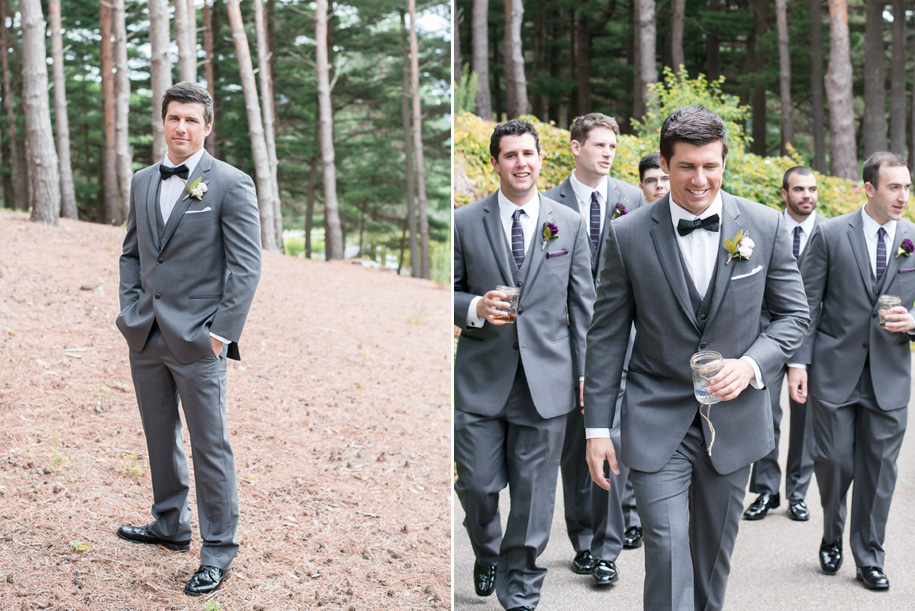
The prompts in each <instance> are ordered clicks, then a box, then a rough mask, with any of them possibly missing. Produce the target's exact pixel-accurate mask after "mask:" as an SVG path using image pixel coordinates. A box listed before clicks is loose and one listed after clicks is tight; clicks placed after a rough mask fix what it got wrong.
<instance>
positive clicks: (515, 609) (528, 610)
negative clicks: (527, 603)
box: [508, 607, 534, 611]
mask: <svg viewBox="0 0 915 611" xmlns="http://www.w3.org/2000/svg"><path fill="white" fill-rule="evenodd" d="M508 611H534V608H533V607H512V608H511V609H509V610H508Z"/></svg>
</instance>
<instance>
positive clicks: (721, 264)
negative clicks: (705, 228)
mask: <svg viewBox="0 0 915 611" xmlns="http://www.w3.org/2000/svg"><path fill="white" fill-rule="evenodd" d="M739 219H740V208H738V207H737V202H736V201H735V200H734V198H733V197H731V196H730V195H729V194H728V193H725V192H724V191H721V227H720V229H719V231H718V234H719V235H718V254H717V256H716V258H715V280H714V283H715V284H714V289H713V292H712V301H711V307H710V309H709V320H708V322H707V323H706V329H707V328H709V327H711V325H712V322H713V321H714V320H715V316H716V315H717V314H718V310H719V309H720V307H721V302H722V300H723V299H724V296H725V295H726V294H727V292H728V285H729V284H730V283H731V275H732V274H733V273H734V268H735V267H737V265H735V264H736V263H737V259H731V262H730V263H728V264H727V265H726V264H725V261H727V260H728V254H729V253H728V251H727V249H726V248H725V247H724V240H725V239H728V240H732V239H734V236H736V235H737V232H739V231H741V230H743V231H744V235H747V234H748V233H749V232H748V230H747V229H746V228H745V227H743V226H742V225H741V223H740V220H739ZM750 239H751V240H752V239H753V236H750ZM752 259H753V257H752V255H751V256H750V259H748V260H747V262H748V263H750V262H752ZM751 269H752V268H751Z"/></svg>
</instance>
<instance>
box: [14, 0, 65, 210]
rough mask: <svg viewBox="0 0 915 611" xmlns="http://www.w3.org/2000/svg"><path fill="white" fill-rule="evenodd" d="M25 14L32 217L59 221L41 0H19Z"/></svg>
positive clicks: (24, 99) (24, 94) (24, 104)
mask: <svg viewBox="0 0 915 611" xmlns="http://www.w3.org/2000/svg"><path fill="white" fill-rule="evenodd" d="M19 13H20V16H21V18H22V107H23V112H24V114H25V137H26V142H27V146H26V150H27V151H28V160H27V165H28V169H29V183H30V187H31V188H30V189H29V197H30V201H29V205H30V206H31V208H32V216H31V220H32V221H34V222H36V223H43V224H45V225H56V224H57V219H58V217H60V171H59V170H58V167H59V166H58V163H59V162H58V159H57V151H55V150H54V136H53V133H52V131H51V108H50V103H49V101H48V63H47V54H46V52H45V45H44V39H45V21H44V15H42V13H41V0H19Z"/></svg>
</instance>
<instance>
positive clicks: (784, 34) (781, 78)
mask: <svg viewBox="0 0 915 611" xmlns="http://www.w3.org/2000/svg"><path fill="white" fill-rule="evenodd" d="M775 20H776V22H777V24H778V68H779V69H778V84H779V91H780V93H781V102H782V145H781V154H782V155H787V154H788V145H789V144H792V143H793V142H794V120H793V119H792V117H791V113H792V109H791V56H790V54H789V50H788V6H787V0H775Z"/></svg>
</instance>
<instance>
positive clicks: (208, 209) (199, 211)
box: [185, 206, 212, 214]
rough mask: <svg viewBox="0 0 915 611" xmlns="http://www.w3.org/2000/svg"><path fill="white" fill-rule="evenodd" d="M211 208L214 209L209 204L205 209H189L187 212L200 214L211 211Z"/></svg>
mask: <svg viewBox="0 0 915 611" xmlns="http://www.w3.org/2000/svg"><path fill="white" fill-rule="evenodd" d="M210 210H212V208H210V207H209V206H207V207H206V208H204V209H203V210H188V211H187V212H185V214H200V213H201V212H209V211H210Z"/></svg>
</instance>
